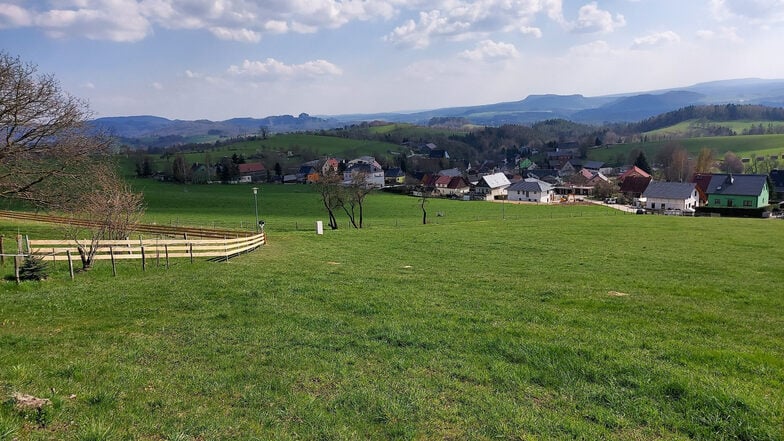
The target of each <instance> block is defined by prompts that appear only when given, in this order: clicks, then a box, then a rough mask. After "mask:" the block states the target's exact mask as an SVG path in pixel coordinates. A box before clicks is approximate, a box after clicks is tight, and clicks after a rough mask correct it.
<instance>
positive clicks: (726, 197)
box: [705, 174, 770, 208]
mask: <svg viewBox="0 0 784 441" xmlns="http://www.w3.org/2000/svg"><path fill="white" fill-rule="evenodd" d="M706 193H707V195H708V202H707V203H706V204H705V206H706V207H709V208H763V207H766V206H767V205H768V203H769V202H770V201H769V197H770V193H769V191H768V177H767V176H766V175H733V174H715V175H713V176H712V177H711V181H710V184H708V189H707V191H706Z"/></svg>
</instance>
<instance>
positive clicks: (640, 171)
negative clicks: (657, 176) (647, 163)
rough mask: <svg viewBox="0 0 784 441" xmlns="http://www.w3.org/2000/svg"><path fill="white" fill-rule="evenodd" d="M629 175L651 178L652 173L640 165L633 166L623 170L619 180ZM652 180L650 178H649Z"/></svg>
mask: <svg viewBox="0 0 784 441" xmlns="http://www.w3.org/2000/svg"><path fill="white" fill-rule="evenodd" d="M628 177H640V178H650V177H651V175H650V174H649V173H647V172H646V171H645V170H643V169H641V168H640V167H637V166H636V165H635V166H632V168H630V169H628V170H626V171H625V172H623V173H622V174H621V175H620V176H618V182H623V181H625V180H626V178H628ZM649 182H650V179H649Z"/></svg>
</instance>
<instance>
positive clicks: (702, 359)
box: [0, 181, 784, 440]
mask: <svg viewBox="0 0 784 441" xmlns="http://www.w3.org/2000/svg"><path fill="white" fill-rule="evenodd" d="M134 185H135V186H136V187H137V188H143V189H144V191H145V194H146V196H147V201H148V214H147V220H148V221H158V222H165V221H167V220H170V219H176V218H180V219H183V220H185V219H187V220H193V221H194V222H210V221H211V220H215V221H221V220H225V222H227V223H239V222H240V221H244V220H248V221H251V220H252V216H253V205H252V197H251V196H250V194H251V193H250V190H249V187H245V186H200V187H197V186H192V187H178V186H173V185H163V184H152V183H147V182H142V181H140V182H136V183H135V184H134ZM260 209H261V212H262V217H264V218H265V219H266V220H267V230H268V236H269V244H268V245H267V246H265V247H264V248H262V249H261V250H258V251H257V252H254V253H251V254H248V255H245V256H242V257H239V258H237V259H234V260H232V261H231V262H229V263H210V262H205V261H197V262H196V263H194V264H190V263H188V262H187V260H182V261H176V262H174V263H173V265H172V267H171V268H170V269H168V270H166V269H164V268H163V267H162V266H155V265H150V266H149V267H148V269H147V271H146V272H144V273H143V272H142V271H141V268H140V265H139V263H138V262H133V261H128V262H121V263H120V265H119V268H118V276H117V277H112V275H111V268H110V266H109V264H108V263H99V264H98V265H97V267H96V268H94V269H93V270H91V271H90V272H89V273H84V274H77V277H76V280H75V281H70V280H69V277H68V274H67V269H66V268H65V266H64V264H62V263H60V264H58V265H57V266H56V267H55V268H53V269H52V270H51V277H50V279H49V280H47V281H44V282H40V283H34V282H26V283H23V284H21V285H18V286H17V285H16V284H15V283H13V282H4V283H2V284H1V285H0V296H2V300H3V301H2V302H0V385H1V386H0V394H2V396H3V397H2V400H0V402H2V403H3V404H2V405H0V439H2V440H10V439H16V438H18V439H31V440H49V439H58V440H59V439H65V440H88V439H117V440H122V439H142V440H206V439H362V440H364V439H487V440H490V439H510V440H511V439H592V440H593V439H595V440H600V439H617V440H639V439H667V440H669V439H684V440H685V439H704V440H709V439H710V440H713V439H725V440H730V439H744V440H781V439H784V432H783V430H784V394H782V390H784V296H782V289H781V283H782V279H781V274H782V273H781V271H782V268H784V250H782V247H781V238H782V237H784V222H782V221H780V220H762V219H729V218H685V217H668V216H634V215H621V214H619V212H616V211H612V210H609V209H604V208H601V207H585V206H573V207H560V206H559V207H539V206H530V205H511V204H493V203H484V202H462V201H437V200H431V201H429V202H428V209H429V211H430V216H431V217H430V218H431V220H432V221H433V222H434V223H433V224H430V225H421V212H420V211H419V206H418V203H417V200H416V199H414V198H409V197H403V196H391V195H384V194H374V195H371V196H370V197H369V199H368V201H367V214H366V216H367V222H368V224H369V227H368V228H367V229H364V230H352V229H348V228H341V229H339V230H337V231H325V234H324V235H323V236H317V235H316V234H315V233H314V231H313V228H312V225H313V222H314V221H315V220H317V219H323V218H324V217H323V213H322V212H321V211H320V210H319V205H318V198H317V197H315V195H313V194H312V193H310V192H309V191H308V189H307V187H305V186H295V187H283V186H264V187H263V188H262V199H261V204H260ZM439 211H440V212H441V213H442V216H441V217H438V216H436V213H437V212H439ZM339 219H341V220H342V219H344V217H341V218H339ZM436 222H437V223H436ZM295 223H296V224H299V225H306V226H307V230H305V228H306V227H300V228H299V230H298V229H297V227H296V226H295V225H293V224H295ZM17 232H21V233H22V234H29V235H31V237H33V236H35V237H41V236H55V235H57V234H58V232H57V229H56V228H54V227H50V226H47V225H23V224H19V223H14V222H11V221H6V220H0V233H2V234H4V235H5V237H6V238H8V237H11V236H14V235H16V234H17ZM2 270H3V273H4V275H9V274H10V273H11V271H12V270H11V266H10V265H9V263H8V262H6V264H5V266H4V267H3V268H2ZM14 393H25V394H31V395H34V396H37V397H42V398H48V399H50V400H51V401H52V405H51V406H48V407H46V408H45V411H43V412H40V413H36V412H33V411H20V410H17V409H16V408H14V406H13V403H12V400H11V399H10V397H11V396H12V395H13V394H14Z"/></svg>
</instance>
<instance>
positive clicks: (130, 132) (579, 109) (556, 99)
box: [93, 79, 784, 146]
mask: <svg viewBox="0 0 784 441" xmlns="http://www.w3.org/2000/svg"><path fill="white" fill-rule="evenodd" d="M741 103H742V104H759V105H766V106H773V107H784V80H760V79H742V80H727V81H716V82H711V83H701V84H696V85H693V86H689V87H684V88H678V89H667V90H659V91H650V92H644V93H642V92H637V93H635V92H631V93H625V94H618V95H607V96H598V97H586V96H583V95H579V94H573V95H554V94H542V95H530V96H528V97H526V98H525V99H523V100H519V101H509V102H501V103H495V104H485V105H477V106H462V107H449V108H441V109H433V110H426V111H419V112H385V113H374V114H349V115H335V116H321V117H312V116H310V115H308V114H305V113H303V114H300V115H299V116H296V117H295V116H291V115H280V116H269V117H266V118H234V119H230V120H226V121H207V120H197V121H180V120H168V119H165V118H158V117H154V116H138V117H136V116H128V117H113V118H99V119H96V120H95V121H94V122H93V123H94V124H95V125H96V127H99V128H101V129H104V130H108V131H109V132H110V133H113V134H114V135H115V136H118V137H120V138H121V139H122V142H123V143H125V144H127V145H129V146H141V145H146V146H166V145H173V144H182V143H187V142H195V141H199V142H204V141H210V142H212V141H215V140H216V139H221V138H226V137H236V136H244V135H252V134H258V133H262V132H267V133H281V132H294V131H308V130H321V129H330V128H338V127H344V126H347V125H352V124H357V123H360V122H367V121H376V120H381V121H388V122H393V123H409V124H418V125H427V124H428V122H429V121H430V120H431V119H433V118H462V119H465V121H466V122H467V123H469V124H474V125H482V126H500V125H504V124H533V123H535V122H538V121H544V120H550V119H569V120H573V121H575V122H580V123H588V124H594V125H598V124H605V123H618V122H633V121H640V120H643V119H646V118H651V117H654V116H656V115H659V114H661V113H666V112H670V111H674V110H677V109H680V108H683V107H689V106H701V105H714V104H715V105H726V104H741Z"/></svg>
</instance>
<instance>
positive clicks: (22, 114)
mask: <svg viewBox="0 0 784 441" xmlns="http://www.w3.org/2000/svg"><path fill="white" fill-rule="evenodd" d="M90 117H91V113H90V111H89V109H88V107H87V105H86V104H85V103H84V102H83V101H81V100H79V99H78V98H75V97H73V96H71V95H68V94H67V93H65V92H63V91H62V90H61V89H60V85H59V84H58V82H57V81H56V80H55V79H54V77H53V76H51V75H44V74H39V73H38V69H37V67H36V66H35V65H32V64H28V63H23V62H22V61H21V60H20V59H19V58H16V57H12V56H10V55H8V54H7V53H4V52H0V137H2V140H1V141H0V197H2V198H15V199H21V200H25V201H29V202H31V203H34V204H37V205H39V206H57V205H59V204H61V203H62V202H66V201H68V200H70V199H71V198H72V197H73V196H74V195H78V194H79V193H80V192H81V191H82V190H83V189H84V188H87V187H88V186H89V182H90V181H92V178H91V177H90V176H89V174H88V173H87V172H88V169H89V167H90V164H92V163H94V162H95V161H96V160H98V161H100V160H101V159H102V158H105V157H106V155H108V150H109V149H108V147H109V143H110V141H109V139H108V138H106V137H103V136H98V135H96V134H95V133H94V131H93V130H92V129H91V128H90V127H89V126H88V124H87V121H88V119H89V118H90Z"/></svg>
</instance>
